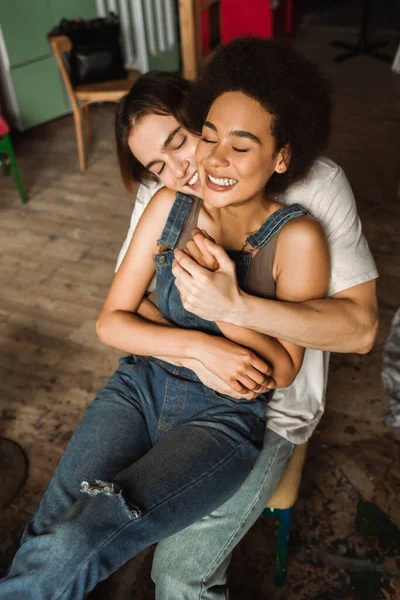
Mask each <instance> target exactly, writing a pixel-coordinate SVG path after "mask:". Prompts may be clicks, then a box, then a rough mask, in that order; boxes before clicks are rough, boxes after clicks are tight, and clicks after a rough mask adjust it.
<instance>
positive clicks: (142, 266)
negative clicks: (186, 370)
mask: <svg viewBox="0 0 400 600" xmlns="http://www.w3.org/2000/svg"><path fill="white" fill-rule="evenodd" d="M173 201H174V194H173V193H172V192H170V191H169V190H165V189H163V190H160V191H159V192H158V193H157V194H156V195H155V196H154V197H153V199H152V200H151V202H150V203H149V205H148V206H147V208H146V210H145V212H144V214H143V216H142V218H141V220H140V222H139V224H138V226H137V229H136V231H135V234H134V236H133V238H132V241H131V243H130V246H129V249H128V251H127V253H126V256H125V258H124V260H123V262H122V264H121V267H120V269H119V270H118V272H117V274H116V276H115V278H114V281H113V283H112V286H111V289H110V291H109V294H108V296H107V299H106V302H105V304H104V306H103V309H102V311H101V313H100V316H99V318H98V321H97V325H96V329H97V334H98V336H99V339H100V340H101V341H102V342H103V343H104V344H107V345H109V346H113V347H115V348H118V349H120V350H124V351H125V352H129V353H133V354H138V355H147V356H159V353H160V348H162V351H163V354H164V355H165V356H168V357H171V358H172V359H177V360H178V361H179V360H180V359H181V358H182V357H183V358H185V359H189V360H200V356H201V362H202V363H203V366H204V367H206V368H207V369H208V370H209V371H211V373H213V374H214V375H216V376H217V377H219V378H220V379H221V380H222V381H225V382H227V381H229V382H230V383H231V387H232V388H233V389H234V390H235V391H236V392H238V393H241V394H242V393H246V391H248V388H247V387H246V385H245V383H243V381H244V382H246V383H247V382H248V380H249V379H250V380H251V382H252V383H251V385H252V388H254V387H257V386H260V385H263V384H265V381H266V374H267V372H268V370H269V367H268V365H267V364H266V363H265V361H264V360H262V359H261V358H259V356H258V355H257V354H255V353H254V352H252V351H251V350H249V349H248V348H243V347H241V346H239V345H237V344H234V343H233V342H231V341H230V340H226V339H223V338H215V336H210V335H207V334H205V333H202V332H200V331H192V330H187V329H180V328H178V327H172V326H170V324H167V323H165V322H162V320H161V322H151V320H148V319H147V318H143V317H141V316H140V315H139V314H138V309H139V306H140V304H141V302H142V300H143V298H144V297H145V294H146V290H147V288H148V285H149V283H150V281H151V279H152V277H153V276H154V271H155V267H154V260H153V259H154V254H156V253H157V252H158V245H157V240H158V239H159V238H160V236H161V233H162V229H163V227H164V224H165V222H166V220H167V217H168V214H169V211H170V209H171V206H172V203H173ZM132 274H134V276H132ZM148 308H149V307H148V306H147V308H145V310H148ZM242 380H243V381H242Z"/></svg>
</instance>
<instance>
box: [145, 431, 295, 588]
mask: <svg viewBox="0 0 400 600" xmlns="http://www.w3.org/2000/svg"><path fill="white" fill-rule="evenodd" d="M292 450H293V444H292V443H291V442H288V441H287V440H285V439H284V438H282V437H281V436H279V435H278V434H276V433H274V432H273V431H271V430H269V429H267V431H266V434H265V438H264V447H263V450H262V451H261V453H260V456H259V458H258V459H257V462H256V463H255V466H254V468H253V470H252V471H251V473H250V475H249V476H248V477H247V479H246V481H245V482H244V484H243V485H242V486H241V488H240V489H239V491H237V492H236V493H235V495H234V496H232V497H231V498H230V499H229V500H228V501H227V502H226V503H225V504H223V505H222V506H220V508H219V509H218V510H216V511H214V512H213V513H212V514H210V515H208V516H207V517H205V518H203V519H202V520H201V521H199V522H197V523H195V524H194V525H192V526H191V527H188V528H186V529H185V530H183V531H181V532H179V533H177V534H175V535H173V536H172V537H168V538H166V539H164V540H163V541H162V542H160V543H159V544H158V546H157V549H156V553H155V556H154V562H153V572H152V577H153V580H154V582H155V584H156V597H157V599H159V600H175V599H176V598H182V600H200V599H201V600H222V599H224V598H226V597H227V595H226V593H227V591H226V587H225V586H226V569H227V567H228V565H229V562H230V554H231V552H232V550H233V549H234V548H235V546H236V545H237V544H238V542H239V541H240V540H241V539H242V537H243V536H244V535H245V534H246V533H247V531H248V530H249V529H250V527H251V526H252V525H253V524H254V523H255V521H256V520H257V519H258V517H259V515H260V514H261V513H262V511H263V510H264V508H265V506H266V505H267V503H268V500H269V499H270V497H271V496H272V493H273V492H274V490H275V488H276V486H277V484H278V482H279V480H280V478H281V476H282V474H283V472H284V470H285V468H286V464H287V461H288V459H289V457H290V455H291V453H292Z"/></svg>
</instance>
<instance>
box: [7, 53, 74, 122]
mask: <svg viewBox="0 0 400 600" xmlns="http://www.w3.org/2000/svg"><path fill="white" fill-rule="evenodd" d="M12 82H13V86H14V91H15V95H16V97H17V99H18V107H19V111H20V114H21V117H22V121H23V127H24V129H27V128H28V127H33V126H34V125H38V124H39V123H44V122H45V121H49V120H50V119H55V118H57V117H59V116H61V115H65V114H66V113H68V112H70V110H71V109H70V106H69V102H68V100H67V97H66V93H65V90H64V85H63V83H62V80H61V77H60V74H59V72H58V69H57V64H56V61H55V60H54V58H53V56H49V57H48V58H42V59H41V60H37V61H34V62H31V63H29V64H27V65H23V66H21V67H16V68H15V69H13V70H12Z"/></svg>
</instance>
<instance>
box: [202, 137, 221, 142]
mask: <svg viewBox="0 0 400 600" xmlns="http://www.w3.org/2000/svg"><path fill="white" fill-rule="evenodd" d="M200 139H201V140H202V141H203V142H205V143H206V144H216V143H217V142H216V141H215V140H208V139H207V138H205V137H201V138H200Z"/></svg>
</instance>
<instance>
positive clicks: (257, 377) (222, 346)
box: [192, 335, 275, 397]
mask: <svg viewBox="0 0 400 600" xmlns="http://www.w3.org/2000/svg"><path fill="white" fill-rule="evenodd" d="M192 358H194V359H196V360H198V361H200V362H201V363H202V364H203V366H204V367H206V369H207V370H208V371H211V373H213V374H214V375H215V376H217V377H218V378H219V379H221V380H222V381H223V382H224V383H225V384H226V385H228V386H229V387H230V388H232V389H233V390H234V391H235V392H238V393H239V394H240V397H243V395H244V394H247V393H248V392H257V394H260V393H261V391H260V389H262V388H268V389H271V388H272V387H275V382H274V381H273V379H272V377H271V368H270V366H269V365H268V364H267V363H266V362H265V361H264V360H262V359H261V358H260V357H259V356H257V354H255V353H254V352H252V351H251V350H249V349H248V348H244V347H242V346H240V345H239V344H235V343H234V342H231V341H230V340H227V339H225V338H220V337H217V336H209V335H202V338H201V341H200V342H199V341H197V343H196V347H195V349H194V353H193V356H192Z"/></svg>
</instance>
